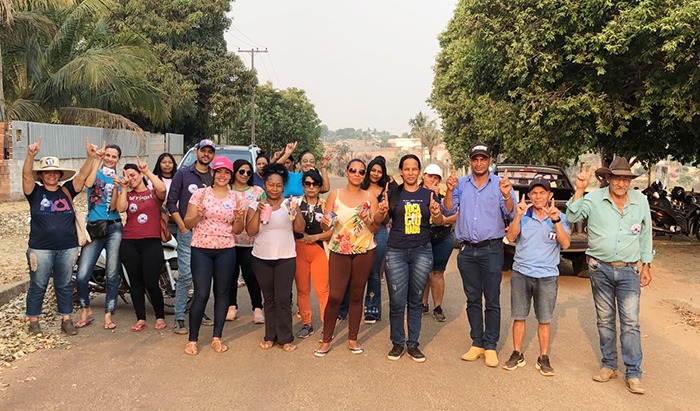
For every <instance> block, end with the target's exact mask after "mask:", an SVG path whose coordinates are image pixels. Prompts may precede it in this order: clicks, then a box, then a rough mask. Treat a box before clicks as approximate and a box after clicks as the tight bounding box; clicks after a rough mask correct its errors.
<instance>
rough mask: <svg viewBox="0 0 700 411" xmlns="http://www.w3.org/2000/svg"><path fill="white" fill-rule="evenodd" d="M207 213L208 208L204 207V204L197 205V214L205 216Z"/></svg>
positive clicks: (200, 216)
mask: <svg viewBox="0 0 700 411" xmlns="http://www.w3.org/2000/svg"><path fill="white" fill-rule="evenodd" d="M206 213H207V209H206V208H204V205H203V204H198V205H197V215H198V216H199V218H202V217H204V214H206Z"/></svg>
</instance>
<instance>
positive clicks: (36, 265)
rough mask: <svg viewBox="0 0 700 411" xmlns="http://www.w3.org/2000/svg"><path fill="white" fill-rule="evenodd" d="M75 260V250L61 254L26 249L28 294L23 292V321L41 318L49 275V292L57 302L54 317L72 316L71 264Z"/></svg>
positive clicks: (62, 251)
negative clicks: (24, 319) (25, 295)
mask: <svg viewBox="0 0 700 411" xmlns="http://www.w3.org/2000/svg"><path fill="white" fill-rule="evenodd" d="M76 258H78V247H75V248H68V249H65V250H35V249H33V248H29V249H27V263H28V264H29V291H28V292H27V312H26V313H27V317H38V316H40V315H41V307H42V306H43V305H44V295H45V294H46V288H47V287H48V286H49V278H51V275H53V289H54V292H55V293H56V300H57V301H58V313H59V314H61V315H71V314H72V313H73V286H72V285H71V278H72V277H73V264H75V259H76Z"/></svg>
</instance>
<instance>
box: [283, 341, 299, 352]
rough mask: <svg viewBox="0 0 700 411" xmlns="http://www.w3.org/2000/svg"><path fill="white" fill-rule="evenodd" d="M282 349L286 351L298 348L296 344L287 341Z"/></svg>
mask: <svg viewBox="0 0 700 411" xmlns="http://www.w3.org/2000/svg"><path fill="white" fill-rule="evenodd" d="M282 349H283V350H284V351H286V352H292V351H294V350H296V349H297V346H296V344H292V343H287V344H284V345H283V346H282Z"/></svg>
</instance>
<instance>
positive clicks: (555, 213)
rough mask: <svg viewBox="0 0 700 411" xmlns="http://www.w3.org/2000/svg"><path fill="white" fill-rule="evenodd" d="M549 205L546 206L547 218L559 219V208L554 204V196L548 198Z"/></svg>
mask: <svg viewBox="0 0 700 411" xmlns="http://www.w3.org/2000/svg"><path fill="white" fill-rule="evenodd" d="M548 205H549V207H547V210H546V211H547V215H548V216H549V218H551V219H552V220H558V219H559V209H558V208H557V206H556V204H555V203H554V197H552V198H550V199H549V204H548Z"/></svg>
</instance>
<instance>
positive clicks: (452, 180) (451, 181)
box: [445, 165, 458, 191]
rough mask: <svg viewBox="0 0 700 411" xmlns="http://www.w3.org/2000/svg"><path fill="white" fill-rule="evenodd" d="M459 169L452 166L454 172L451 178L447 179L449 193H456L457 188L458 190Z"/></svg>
mask: <svg viewBox="0 0 700 411" xmlns="http://www.w3.org/2000/svg"><path fill="white" fill-rule="evenodd" d="M457 182H458V179H457V169H456V168H455V166H454V165H453V166H452V172H451V173H450V176H449V177H448V178H447V182H446V183H445V184H447V190H448V191H454V189H455V188H457Z"/></svg>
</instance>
